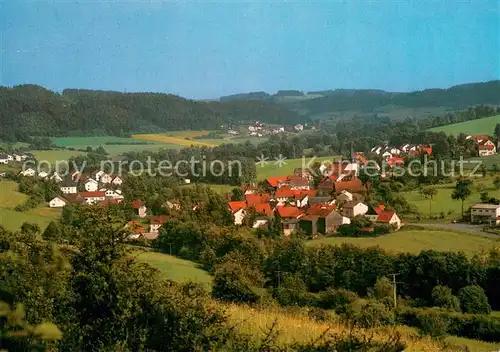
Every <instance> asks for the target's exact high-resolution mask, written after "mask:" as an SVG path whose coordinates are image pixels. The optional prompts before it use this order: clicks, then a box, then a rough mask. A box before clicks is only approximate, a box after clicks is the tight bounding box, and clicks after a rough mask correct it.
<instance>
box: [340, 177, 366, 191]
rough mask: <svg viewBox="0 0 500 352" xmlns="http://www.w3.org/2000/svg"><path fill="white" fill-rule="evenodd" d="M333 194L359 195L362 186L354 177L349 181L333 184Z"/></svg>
mask: <svg viewBox="0 0 500 352" xmlns="http://www.w3.org/2000/svg"><path fill="white" fill-rule="evenodd" d="M334 190H335V193H337V194H338V193H342V191H344V190H345V191H348V192H350V193H359V192H361V191H362V190H363V184H362V183H361V180H360V179H359V178H356V177H354V178H353V179H351V180H349V181H340V182H334Z"/></svg>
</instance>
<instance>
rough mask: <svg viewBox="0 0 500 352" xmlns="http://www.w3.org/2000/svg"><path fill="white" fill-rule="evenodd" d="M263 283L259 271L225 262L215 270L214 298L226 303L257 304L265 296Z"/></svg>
mask: <svg viewBox="0 0 500 352" xmlns="http://www.w3.org/2000/svg"><path fill="white" fill-rule="evenodd" d="M263 283H264V280H263V278H262V275H261V274H260V272H259V271H256V270H254V269H251V268H247V267H245V266H243V265H241V264H239V263H235V262H232V261H229V262H225V263H223V264H220V265H218V266H217V267H216V268H215V276H214V282H213V288H212V296H213V297H214V298H217V299H221V300H225V301H232V302H244V303H257V302H259V301H260V300H261V299H262V298H263V296H264V295H265V290H264V289H263V288H262V285H263Z"/></svg>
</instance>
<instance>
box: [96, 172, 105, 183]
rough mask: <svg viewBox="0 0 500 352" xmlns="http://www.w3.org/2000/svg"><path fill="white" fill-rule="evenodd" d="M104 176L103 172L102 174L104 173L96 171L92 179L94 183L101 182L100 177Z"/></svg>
mask: <svg viewBox="0 0 500 352" xmlns="http://www.w3.org/2000/svg"><path fill="white" fill-rule="evenodd" d="M104 174H105V172H104V171H102V170H99V171H97V172H96V173H95V174H94V179H95V180H96V181H101V177H102V175H104Z"/></svg>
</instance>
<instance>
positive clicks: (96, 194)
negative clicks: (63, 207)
mask: <svg viewBox="0 0 500 352" xmlns="http://www.w3.org/2000/svg"><path fill="white" fill-rule="evenodd" d="M80 195H81V196H82V197H84V198H93V197H104V196H106V192H103V191H97V192H80Z"/></svg>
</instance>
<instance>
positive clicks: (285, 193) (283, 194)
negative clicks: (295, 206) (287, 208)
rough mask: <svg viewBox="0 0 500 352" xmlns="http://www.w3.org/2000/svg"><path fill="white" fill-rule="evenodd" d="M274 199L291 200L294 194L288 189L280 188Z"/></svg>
mask: <svg viewBox="0 0 500 352" xmlns="http://www.w3.org/2000/svg"><path fill="white" fill-rule="evenodd" d="M275 197H276V198H293V197H295V192H294V191H292V190H291V189H290V188H288V187H281V188H280V189H278V190H277V191H276V193H275Z"/></svg>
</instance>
